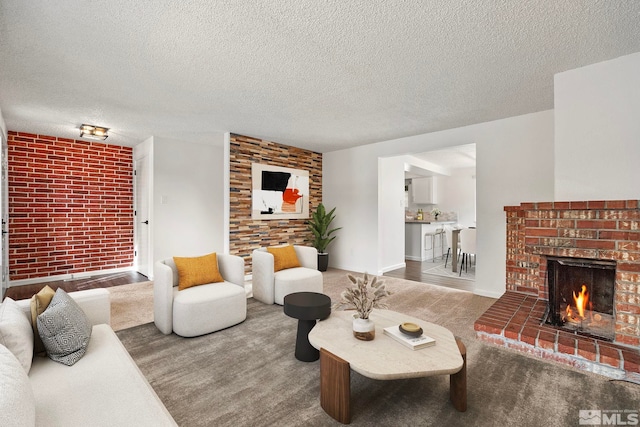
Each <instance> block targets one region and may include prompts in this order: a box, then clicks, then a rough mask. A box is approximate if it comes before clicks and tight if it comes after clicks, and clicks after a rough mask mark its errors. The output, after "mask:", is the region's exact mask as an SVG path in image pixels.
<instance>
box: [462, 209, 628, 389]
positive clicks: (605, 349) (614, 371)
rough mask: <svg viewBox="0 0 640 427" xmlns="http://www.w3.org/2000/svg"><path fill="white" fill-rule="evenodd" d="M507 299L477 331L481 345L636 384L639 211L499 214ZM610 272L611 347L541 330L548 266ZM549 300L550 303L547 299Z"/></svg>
mask: <svg viewBox="0 0 640 427" xmlns="http://www.w3.org/2000/svg"><path fill="white" fill-rule="evenodd" d="M505 212H506V216H507V259H506V282H507V283H506V292H505V294H504V295H503V296H502V297H501V298H500V299H499V300H498V301H497V302H496V303H495V304H494V305H493V306H492V307H491V308H490V309H489V310H487V312H486V313H484V314H483V315H482V316H481V317H480V318H479V319H478V320H477V321H476V323H475V330H476V335H477V337H478V338H479V339H482V340H484V341H488V342H492V343H494V344H498V345H502V346H505V347H509V348H513V349H516V350H519V351H523V352H526V353H529V354H533V355H536V356H539V357H542V358H547V359H553V360H556V361H559V362H563V363H567V364H570V365H572V366H575V367H577V368H580V369H583V370H588V371H592V372H597V373H601V374H604V375H607V376H610V377H614V378H625V377H626V378H631V379H633V380H634V381H640V203H639V201H637V200H616V201H584V202H538V203H522V204H520V205H519V206H507V207H505ZM552 259H553V260H555V259H568V260H576V261H582V260H585V261H586V260H589V261H596V262H607V263H610V264H613V265H614V268H615V280H613V283H612V287H613V289H612V292H613V294H614V298H613V322H614V328H613V329H614V332H613V333H612V334H611V337H610V339H603V338H602V337H593V336H589V335H585V334H581V333H579V332H572V331H567V330H564V329H563V328H561V327H558V326H554V325H551V324H547V323H545V318H546V314H547V312H548V303H549V288H548V280H547V279H548V278H547V261H548V260H552ZM552 300H553V298H552Z"/></svg>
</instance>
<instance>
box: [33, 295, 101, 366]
mask: <svg viewBox="0 0 640 427" xmlns="http://www.w3.org/2000/svg"><path fill="white" fill-rule="evenodd" d="M37 319H38V320H37V321H38V332H39V333H40V338H42V343H43V344H44V348H45V349H46V350H47V356H49V358H50V359H52V360H55V361H56V362H60V363H63V364H65V365H67V366H71V365H73V364H74V363H76V362H77V361H78V360H80V359H81V358H82V356H84V353H85V352H86V351H87V346H88V345H89V339H90V338H91V330H92V326H91V322H89V319H88V318H87V315H86V314H85V313H84V311H82V309H81V308H80V306H79V305H78V303H77V302H75V301H74V300H73V298H71V297H70V296H69V294H67V293H66V292H65V291H64V290H63V289H62V288H58V290H56V294H55V295H54V296H53V298H52V299H51V302H50V303H49V306H48V307H47V309H46V310H45V311H43V312H42V314H39V315H38V318H37Z"/></svg>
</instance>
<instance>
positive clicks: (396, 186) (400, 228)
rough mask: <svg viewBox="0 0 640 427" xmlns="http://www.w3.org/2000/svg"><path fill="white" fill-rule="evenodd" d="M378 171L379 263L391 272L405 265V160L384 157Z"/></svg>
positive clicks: (380, 160)
mask: <svg viewBox="0 0 640 427" xmlns="http://www.w3.org/2000/svg"><path fill="white" fill-rule="evenodd" d="M378 171H379V173H378V200H379V201H380V202H379V203H378V218H379V221H378V236H379V239H380V242H384V244H382V245H380V251H379V253H378V256H379V259H378V265H379V266H382V267H381V268H382V270H383V271H389V270H395V269H397V268H402V267H404V266H405V263H404V252H405V248H404V213H405V209H404V161H403V159H402V157H397V156H396V157H387V158H381V159H379V160H378ZM323 191H324V190H323ZM339 232H342V230H340V231H339ZM336 240H337V239H336Z"/></svg>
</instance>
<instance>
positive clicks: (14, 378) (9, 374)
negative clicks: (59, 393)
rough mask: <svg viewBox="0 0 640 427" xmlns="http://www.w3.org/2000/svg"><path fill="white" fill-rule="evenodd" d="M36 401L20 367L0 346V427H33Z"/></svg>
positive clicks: (10, 353)
mask: <svg viewBox="0 0 640 427" xmlns="http://www.w3.org/2000/svg"><path fill="white" fill-rule="evenodd" d="M35 424H36V400H35V398H34V396H33V390H32V389H31V383H30V382H29V377H27V374H26V372H24V369H23V368H22V365H21V364H20V362H19V361H18V359H16V357H15V356H14V355H13V353H12V352H11V351H9V350H8V349H7V348H6V347H5V346H2V345H0V426H20V427H22V426H34V425H35Z"/></svg>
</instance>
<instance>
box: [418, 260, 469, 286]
mask: <svg viewBox="0 0 640 427" xmlns="http://www.w3.org/2000/svg"><path fill="white" fill-rule="evenodd" d="M425 264H428V262H427V263H425ZM457 264H458V271H457V272H455V273H454V272H453V271H452V270H451V257H449V260H448V263H447V266H446V267H445V266H444V259H443V260H436V262H435V263H433V265H432V266H429V267H427V268H425V269H424V270H422V272H423V273H426V274H436V275H438V276H444V277H451V278H455V279H466V280H476V266H475V262H472V263H469V267H468V268H467V269H466V271H465V269H462V271H460V262H459V261H458V263H457ZM423 265H424V264H423Z"/></svg>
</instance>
